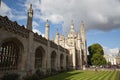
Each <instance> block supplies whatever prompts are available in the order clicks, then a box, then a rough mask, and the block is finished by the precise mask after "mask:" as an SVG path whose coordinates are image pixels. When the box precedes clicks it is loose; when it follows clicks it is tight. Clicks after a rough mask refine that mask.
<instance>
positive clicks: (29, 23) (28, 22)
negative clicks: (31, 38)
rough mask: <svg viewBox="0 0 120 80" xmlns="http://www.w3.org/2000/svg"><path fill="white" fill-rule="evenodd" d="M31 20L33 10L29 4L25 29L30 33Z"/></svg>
mask: <svg viewBox="0 0 120 80" xmlns="http://www.w3.org/2000/svg"><path fill="white" fill-rule="evenodd" d="M32 20H33V9H32V4H30V8H29V9H28V19H27V29H28V30H30V31H32Z"/></svg>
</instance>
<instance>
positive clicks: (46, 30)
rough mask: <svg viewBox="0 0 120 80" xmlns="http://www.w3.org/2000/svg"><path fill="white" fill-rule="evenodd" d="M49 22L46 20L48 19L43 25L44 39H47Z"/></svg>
mask: <svg viewBox="0 0 120 80" xmlns="http://www.w3.org/2000/svg"><path fill="white" fill-rule="evenodd" d="M49 27H50V26H49V22H48V19H47V21H46V25H45V38H46V39H49Z"/></svg>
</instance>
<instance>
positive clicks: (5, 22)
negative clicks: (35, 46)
mask: <svg viewBox="0 0 120 80" xmlns="http://www.w3.org/2000/svg"><path fill="white" fill-rule="evenodd" d="M0 28H2V29H4V30H6V31H9V32H12V33H14V34H17V35H20V36H22V37H25V38H28V37H29V30H27V29H25V27H24V26H20V25H18V23H17V22H16V21H15V22H12V21H11V20H9V19H8V17H7V16H5V17H2V16H0Z"/></svg>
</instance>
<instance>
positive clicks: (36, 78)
mask: <svg viewBox="0 0 120 80" xmlns="http://www.w3.org/2000/svg"><path fill="white" fill-rule="evenodd" d="M24 80H40V78H39V76H38V75H37V74H33V75H31V76H26V77H25V78H24Z"/></svg>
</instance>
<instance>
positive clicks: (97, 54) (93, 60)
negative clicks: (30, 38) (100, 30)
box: [88, 43, 106, 65]
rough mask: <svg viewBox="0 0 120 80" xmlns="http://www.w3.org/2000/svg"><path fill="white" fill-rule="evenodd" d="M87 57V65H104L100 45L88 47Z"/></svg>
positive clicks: (104, 61)
mask: <svg viewBox="0 0 120 80" xmlns="http://www.w3.org/2000/svg"><path fill="white" fill-rule="evenodd" d="M88 51H89V56H88V64H89V65H103V64H106V60H105V58H104V57H103V55H104V51H103V48H102V46H101V45H100V44H98V43H95V44H93V45H91V46H89V47H88Z"/></svg>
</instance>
